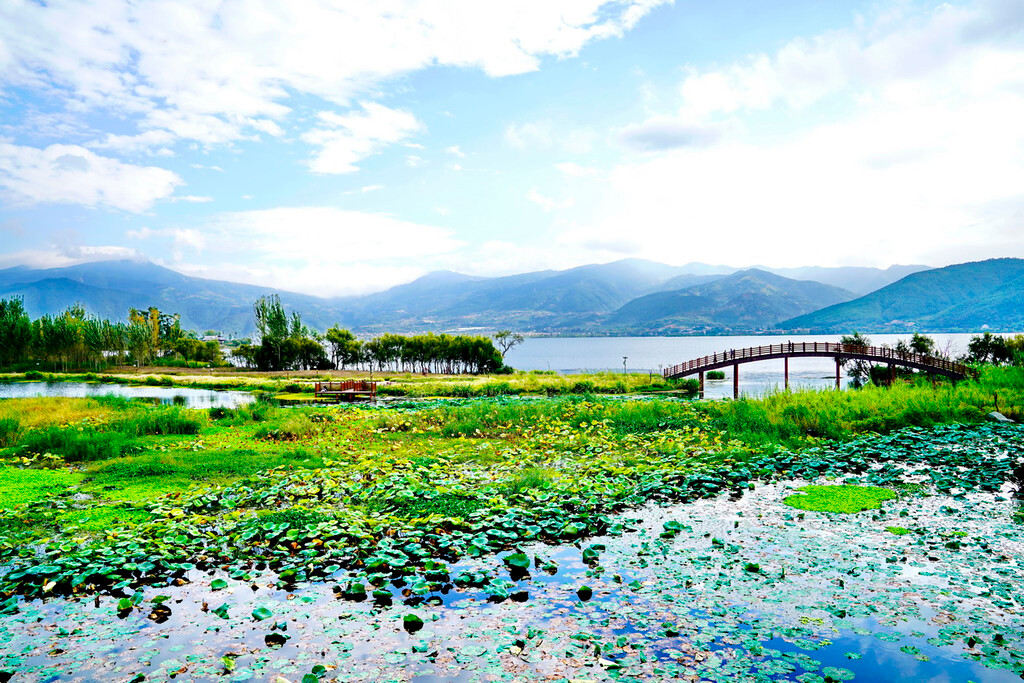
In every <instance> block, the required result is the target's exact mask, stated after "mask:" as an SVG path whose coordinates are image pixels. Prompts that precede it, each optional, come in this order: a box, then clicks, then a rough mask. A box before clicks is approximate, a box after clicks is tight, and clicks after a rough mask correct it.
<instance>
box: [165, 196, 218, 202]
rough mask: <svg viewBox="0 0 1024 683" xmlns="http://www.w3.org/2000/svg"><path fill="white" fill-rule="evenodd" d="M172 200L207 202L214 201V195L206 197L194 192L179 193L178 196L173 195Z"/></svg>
mask: <svg viewBox="0 0 1024 683" xmlns="http://www.w3.org/2000/svg"><path fill="white" fill-rule="evenodd" d="M171 201H172V202H188V203H189V204H205V203H207V202H212V201H213V197H205V196H200V195H194V194H186V195H178V196H177V197H171Z"/></svg>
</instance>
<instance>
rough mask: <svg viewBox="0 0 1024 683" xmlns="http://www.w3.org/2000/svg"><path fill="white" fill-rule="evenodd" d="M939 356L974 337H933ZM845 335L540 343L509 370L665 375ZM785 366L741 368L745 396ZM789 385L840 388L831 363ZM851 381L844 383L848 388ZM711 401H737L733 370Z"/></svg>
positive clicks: (768, 384)
mask: <svg viewBox="0 0 1024 683" xmlns="http://www.w3.org/2000/svg"><path fill="white" fill-rule="evenodd" d="M929 336H931V337H932V338H934V339H935V341H936V343H937V344H938V347H939V349H940V350H942V351H944V352H948V353H951V354H952V355H958V354H960V353H963V352H964V351H966V350H967V342H968V341H969V340H970V338H971V337H972V336H974V335H973V334H934V335H929ZM839 337H840V335H779V336H769V335H760V336H735V337H538V338H531V339H527V340H526V341H525V342H523V343H522V344H521V345H520V346H518V347H516V348H515V349H513V350H512V351H511V352H509V354H508V357H507V358H506V360H507V362H508V364H509V365H511V366H512V367H514V368H516V369H518V370H555V371H557V372H583V371H605V370H612V371H617V372H622V360H623V356H625V357H626V370H627V371H628V372H649V373H654V374H660V372H661V369H662V368H663V367H666V366H669V365H675V364H676V363H682V362H684V361H688V360H691V359H693V358H699V357H701V356H705V355H707V354H710V353H716V352H721V351H728V350H730V349H742V348H746V347H748V346H762V345H767V344H781V343H783V342H787V341H793V342H815V341H817V342H837V341H839ZM869 339H870V340H871V343H872V344H873V345H875V346H882V345H883V344H888V345H894V344H896V342H897V341H898V340H900V339H904V340H909V339H910V335H898V334H873V335H869ZM782 372H783V364H782V361H781V360H775V361H764V362H760V363H747V364H745V365H741V366H740V391H741V392H746V393H749V394H761V393H764V392H766V391H769V390H771V389H774V388H776V387H781V386H782V384H783V375H782ZM789 381H790V385H791V386H792V387H794V388H797V387H821V388H824V387H831V386H833V385H834V384H835V361H833V360H832V359H830V358H796V359H793V358H791V359H790V361H789ZM847 381H848V378H846V377H844V378H843V382H844V383H846V382H847ZM706 395H707V396H708V398H716V397H731V396H732V369H731V368H726V370H725V379H724V380H715V381H708V382H707V387H706Z"/></svg>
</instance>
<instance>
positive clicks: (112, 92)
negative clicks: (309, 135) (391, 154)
mask: <svg viewBox="0 0 1024 683" xmlns="http://www.w3.org/2000/svg"><path fill="white" fill-rule="evenodd" d="M663 1H665V0H614V1H608V0H567V1H566V2H558V3H552V2H547V1H546V0H524V1H523V2H517V3H510V4H495V3H479V2H475V1H474V0H456V1H454V2H453V1H452V0H428V1H426V2H412V1H411V0H409V1H402V0H388V1H385V2H379V3H342V4H338V3H334V2H329V1H328V0H296V1H295V2H290V3H288V5H287V7H286V8H285V7H284V6H283V5H281V4H280V3H276V2H271V1H270V0H253V1H251V2H250V1H248V0H247V1H246V2H244V3H243V2H241V1H240V0H228V1H227V2H223V3H212V4H211V3H208V2H203V1H201V0H183V1H182V2H174V3H167V2H160V1H159V0H142V1H141V2H133V3H128V2H120V1H118V0H81V1H79V2H61V3H45V4H44V3H37V2H33V1H31V0H10V1H9V2H5V3H3V4H2V5H0V45H2V46H3V50H2V52H0V85H2V84H6V85H11V86H15V87H24V88H30V89H35V90H42V91H46V92H48V93H52V92H54V91H57V92H60V93H62V94H63V95H64V97H65V98H66V99H67V101H68V102H69V106H70V107H71V108H74V109H78V110H82V111H88V110H91V109H105V110H108V111H110V112H113V113H116V114H117V115H120V116H127V117H132V119H133V120H134V121H135V122H136V123H137V127H138V133H137V134H135V135H134V136H133V135H132V134H119V135H116V136H109V137H108V138H104V139H101V140H99V141H98V144H99V145H101V146H108V147H111V148H118V149H131V148H137V147H140V146H142V145H145V144H151V143H152V141H153V138H165V139H166V138H169V137H173V138H176V139H187V140H193V141H197V142H200V143H202V144H206V145H210V144H219V143H223V142H228V141H231V140H237V139H241V138H243V137H246V136H249V135H252V134H253V133H259V132H262V133H265V134H268V135H274V136H277V135H280V134H281V132H282V131H281V128H280V124H281V122H282V121H283V120H284V119H285V118H286V117H287V115H288V114H289V112H290V101H291V99H292V98H293V97H294V96H295V95H300V94H305V95H312V96H315V97H319V98H321V99H323V100H326V101H329V102H332V103H335V104H336V105H338V106H348V105H349V103H350V102H351V101H352V100H353V99H356V98H359V97H365V96H366V95H367V94H368V93H371V92H373V91H374V90H375V89H376V88H378V87H379V86H380V85H381V84H382V83H384V82H386V81H389V80H391V79H394V78H396V77H399V76H402V75H404V74H408V73H411V72H414V71H417V70H420V69H424V68H427V67H430V66H434V65H440V66H449V67H462V68H476V69H481V70H482V71H484V72H485V73H486V74H488V75H490V76H504V75H510V74H520V73H524V72H528V71H532V70H535V69H537V68H538V66H539V64H540V60H541V59H542V58H543V57H545V56H554V57H559V58H561V57H570V56H573V55H575V54H577V53H578V51H579V50H580V48H582V47H583V46H584V45H585V44H587V43H588V42H590V41H592V40H598V39H602V38H609V37H614V36H619V35H622V34H623V32H624V31H626V30H628V29H630V28H631V27H632V26H634V25H635V24H636V22H637V21H639V19H640V18H641V17H643V16H644V15H645V14H646V13H647V12H649V11H650V10H651V8H652V7H654V6H656V5H658V4H661V3H662V2H663ZM161 146H166V143H161Z"/></svg>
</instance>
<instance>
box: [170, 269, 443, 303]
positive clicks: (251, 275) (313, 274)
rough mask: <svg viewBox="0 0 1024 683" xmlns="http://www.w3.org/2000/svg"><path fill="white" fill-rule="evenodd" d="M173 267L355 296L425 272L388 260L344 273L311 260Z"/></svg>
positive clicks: (218, 277) (255, 282)
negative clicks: (340, 274) (284, 263)
mask: <svg viewBox="0 0 1024 683" xmlns="http://www.w3.org/2000/svg"><path fill="white" fill-rule="evenodd" d="M169 265H173V267H174V269H175V270H177V271H180V272H182V273H185V274H186V275H192V276H195V277H202V278H208V279H211V280H227V281H229V282H242V283H246V284H251V285H259V286H262V287H273V288H275V289H281V290H285V291H291V292H303V293H307V294H313V295H314V296H326V297H331V296H354V295H358V294H369V293H371V292H379V291H381V290H384V289H388V288H389V287H394V286H395V285H401V284H404V283H406V282H411V281H412V280H415V279H416V278H418V277H420V276H422V275H425V274H426V272H427V271H426V270H425V269H424V268H420V267H418V266H411V265H403V264H389V263H350V264H347V265H346V266H345V277H344V278H339V277H338V267H337V265H335V264H331V263H327V262H322V261H320V262H316V263H311V264H309V265H308V266H307V267H304V268H293V267H289V266H278V265H273V264H262V263H261V264H259V265H251V264H231V263H218V264H216V265H207V264H196V263H174V264H169Z"/></svg>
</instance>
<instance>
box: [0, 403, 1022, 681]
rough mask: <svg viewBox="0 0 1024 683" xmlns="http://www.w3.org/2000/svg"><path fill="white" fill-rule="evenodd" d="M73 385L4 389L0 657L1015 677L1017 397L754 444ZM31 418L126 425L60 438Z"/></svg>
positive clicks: (65, 425) (403, 673) (500, 416)
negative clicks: (1005, 413) (78, 444)
mask: <svg viewBox="0 0 1024 683" xmlns="http://www.w3.org/2000/svg"><path fill="white" fill-rule="evenodd" d="M45 400H46V399H37V400H36V401H45ZM65 401H67V400H65ZM79 401H82V403H67V402H65V403H62V404H60V409H59V410H57V409H54V410H51V411H50V417H49V418H47V417H42V416H39V415H38V414H37V413H36V412H32V411H37V410H38V408H39V405H40V404H38V403H36V404H26V406H25V410H24V411H23V412H22V413H18V412H17V408H6V410H7V413H6V414H0V423H2V422H3V421H4V420H7V421H8V422H10V421H12V420H13V421H17V422H18V425H14V426H11V425H8V427H7V429H8V432H7V436H6V442H4V441H0V443H4V444H5V445H6V446H7V447H6V449H5V450H4V455H5V457H6V458H7V462H8V463H9V464H8V465H6V466H2V467H0V477H4V480H3V481H4V490H5V492H7V491H8V490H10V491H17V492H18V494H17V495H16V496H15V495H12V494H6V495H7V498H6V499H5V498H3V497H0V506H2V507H3V508H4V510H3V513H2V516H0V563H2V568H0V591H2V592H0V681H6V680H11V681H65V680H67V681H94V680H113V681H136V682H139V683H141V682H142V681H170V680H174V681H191V680H235V681H244V680H254V681H271V680H275V681H276V680H280V679H284V680H287V681H291V682H292V683H297V682H298V681H304V683H312V682H313V681H318V680H323V681H333V680H338V681H424V682H426V681H530V680H546V681H597V680H618V681H641V680H644V681H646V680H685V681H694V682H695V681H781V680H786V681H800V682H801V683H810V682H812V681H814V682H819V681H845V680H862V681H890V680H891V681H898V680H915V681H967V680H974V681H979V682H980V681H1010V680H1020V678H1021V676H1022V675H1024V636H1022V633H1024V617H1022V609H1024V591H1022V588H1024V585H1022V584H1024V568H1022V567H1021V564H1020V563H1021V558H1022V550H1024V527H1022V525H1021V524H1020V511H1019V508H1018V502H1017V500H1016V499H1015V498H1014V491H1015V488H1014V487H1015V484H1014V483H1013V482H1014V480H1015V479H1016V478H1017V477H1019V474H1020V472H1019V470H1020V468H1021V463H1022V457H1021V456H1022V454H1024V429H1022V428H1021V427H1020V426H1017V425H996V424H947V425H941V424H940V425H933V426H927V427H911V428H903V429H898V430H895V431H893V432H891V433H889V434H885V435H879V434H864V435H859V436H856V435H854V436H852V438H848V439H845V440H823V439H816V438H813V437H804V438H801V439H799V440H795V441H791V442H789V443H787V444H785V445H781V444H778V445H775V446H771V447H766V446H765V445H764V444H752V443H751V440H740V439H736V438H732V437H731V436H730V434H729V433H725V432H723V431H721V427H720V424H721V422H720V418H719V417H718V416H717V414H716V411H715V409H714V408H713V407H709V406H708V405H707V404H699V403H691V402H683V401H667V400H648V401H603V400H597V399H589V398H580V399H573V400H569V399H551V400H540V401H525V402H524V401H508V400H493V401H471V402H462V403H448V402H435V403H425V404H418V405H415V406H414V405H409V406H397V407H388V408H383V409H367V408H352V409H342V410H336V409H310V408H302V409H288V410H283V409H274V408H270V407H267V406H264V405H262V404H253V405H251V406H245V407H242V408H238V409H219V410H213V411H184V410H180V409H179V413H178V414H177V418H176V419H177V420H178V422H174V420H171V419H170V418H167V417H166V416H165V417H161V416H163V415H164V414H165V413H166V412H167V411H172V410H175V409H172V408H160V407H152V406H146V407H138V406H131V405H128V404H126V403H116V402H109V401H108V402H103V401H100V402H96V401H95V400H90V399H79ZM16 403H17V402H16V401H12V402H9V403H8V405H16ZM30 407H31V408H32V411H29V410H28V409H29V408H30ZM26 411H27V412H26ZM30 413H31V414H30ZM33 415H34V417H33ZM158 418H159V419H158ZM187 419H192V420H194V421H196V422H197V423H198V424H197V425H196V426H195V428H194V429H192V428H189V429H182V430H180V431H182V432H185V433H174V430H173V429H171V430H167V429H164V430H163V431H161V430H152V429H148V428H145V427H144V426H145V425H149V424H164V425H167V424H181V423H183V422H184V421H186V420H187ZM0 426H3V425H2V424H0ZM43 430H51V431H52V430H56V431H57V432H60V434H61V435H62V436H61V438H56V437H54V438H52V439H51V440H50V441H46V442H45V443H47V444H55V450H60V448H70V447H69V446H67V444H70V443H75V441H74V439H75V438H77V437H76V436H75V435H77V434H90V436H89V438H91V439H95V438H99V437H96V435H97V434H118V435H120V436H122V437H126V438H127V439H128V440H127V441H124V442H123V443H122V444H121V445H122V446H126V448H125V449H124V450H123V452H114V453H112V452H108V451H103V452H104V453H108V455H110V457H106V458H99V459H96V460H91V459H90V460H81V461H75V462H67V460H66V459H65V458H64V455H66V453H65V454H62V453H60V452H52V451H48V452H33V451H32V450H31V447H32V444H39V443H42V441H40V440H39V439H38V438H37V437H34V436H33V434H36V433H37V432H40V431H43ZM65 431H66V432H68V434H64V432H65ZM126 435H127V436H126ZM33 439H35V441H33ZM119 443H120V442H119ZM120 447H121V446H118V448H120ZM35 448H36V450H44V449H41V447H39V446H38V445H37V446H35ZM74 452H79V451H75V450H74V449H71V450H68V451H67V453H74ZM90 452H91V451H90ZM111 453H112V454H111ZM815 487H817V488H815ZM808 498H813V499H814V500H813V501H809V500H808ZM802 508H807V509H802ZM840 509H847V510H850V511H848V512H839V511H832V510H840ZM818 510H825V511H818ZM854 510H858V511H854Z"/></svg>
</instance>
